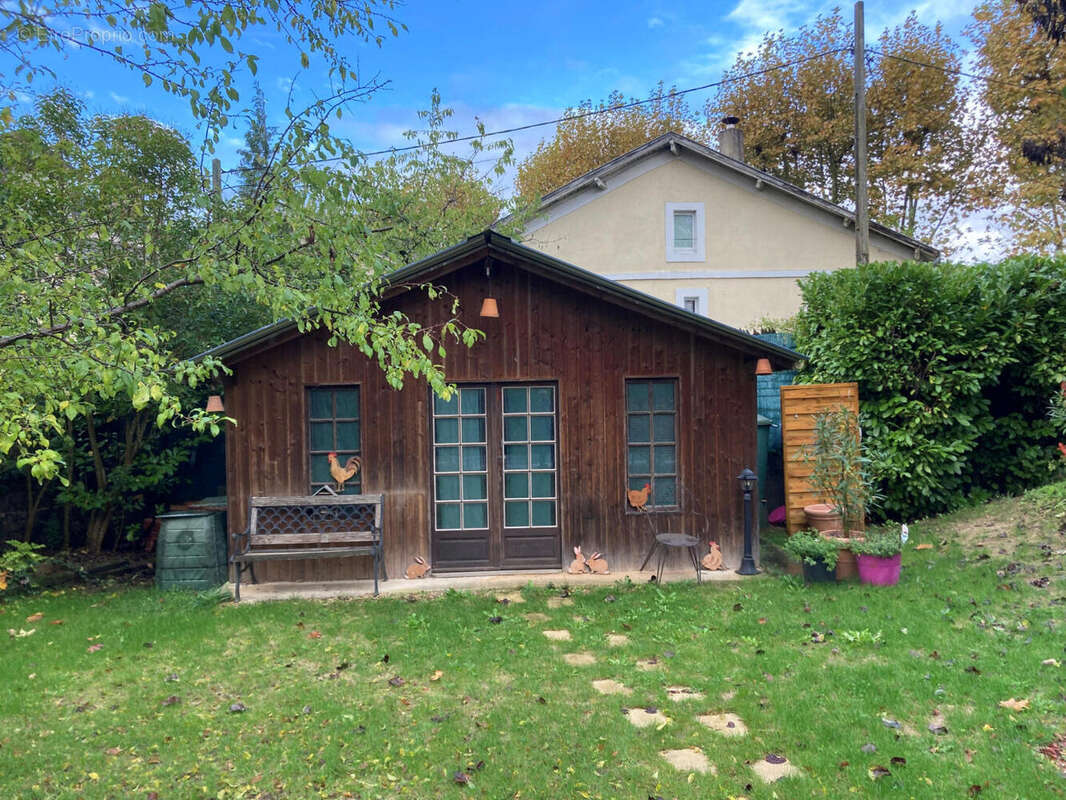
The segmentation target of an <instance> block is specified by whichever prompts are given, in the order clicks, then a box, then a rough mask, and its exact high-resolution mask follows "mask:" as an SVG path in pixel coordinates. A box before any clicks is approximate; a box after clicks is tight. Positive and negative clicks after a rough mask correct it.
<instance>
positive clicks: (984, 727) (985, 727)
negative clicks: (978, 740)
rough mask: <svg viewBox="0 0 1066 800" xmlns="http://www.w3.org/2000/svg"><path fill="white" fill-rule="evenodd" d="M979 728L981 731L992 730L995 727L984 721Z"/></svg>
mask: <svg viewBox="0 0 1066 800" xmlns="http://www.w3.org/2000/svg"><path fill="white" fill-rule="evenodd" d="M981 730H983V731H994V730H995V728H993V727H992V726H991V725H989V724H988V723H987V722H986V723H985V724H984V725H982V726H981Z"/></svg>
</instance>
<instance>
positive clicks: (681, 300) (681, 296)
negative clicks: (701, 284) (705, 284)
mask: <svg viewBox="0 0 1066 800" xmlns="http://www.w3.org/2000/svg"><path fill="white" fill-rule="evenodd" d="M674 302H675V303H676V304H677V305H679V306H681V308H683V309H685V311H687V312H689V313H690V314H701V315H703V316H705V317H706V316H707V311H708V306H707V290H706V289H698V288H695V287H691V286H690V287H685V288H682V289H677V290H676V291H675V292H674Z"/></svg>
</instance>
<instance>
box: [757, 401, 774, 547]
mask: <svg viewBox="0 0 1066 800" xmlns="http://www.w3.org/2000/svg"><path fill="white" fill-rule="evenodd" d="M756 421H757V423H758V426H759V454H758V473H757V474H758V476H759V530H762V529H763V528H765V527H768V526H769V524H770V523H769V522H768V521H767V519H766V517H767V515H768V514H769V511H767V509H766V503H765V502H763V498H765V497H766V494H767V492H766V489H767V488H768V483H769V481H768V480H767V478H768V477H769V474H768V472H767V465H768V462H769V450H770V426H771V425H773V420H771V419H769V418H768V417H764V416H763V415H762V414H759V415H758V416H757V419H756Z"/></svg>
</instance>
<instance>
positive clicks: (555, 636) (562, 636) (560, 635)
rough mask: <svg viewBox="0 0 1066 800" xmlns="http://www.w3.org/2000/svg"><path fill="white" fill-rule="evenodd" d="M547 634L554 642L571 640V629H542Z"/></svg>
mask: <svg viewBox="0 0 1066 800" xmlns="http://www.w3.org/2000/svg"><path fill="white" fill-rule="evenodd" d="M541 633H543V634H544V635H545V636H547V637H548V638H549V639H551V640H552V641H553V642H569V641H570V631H567V630H562V631H541Z"/></svg>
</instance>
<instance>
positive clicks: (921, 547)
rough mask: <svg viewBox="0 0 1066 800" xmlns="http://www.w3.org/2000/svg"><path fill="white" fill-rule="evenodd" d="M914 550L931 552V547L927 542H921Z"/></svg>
mask: <svg viewBox="0 0 1066 800" xmlns="http://www.w3.org/2000/svg"><path fill="white" fill-rule="evenodd" d="M914 549H915V550H932V549H933V546H932V545H931V544H929V542H923V543H922V544H917V545H915V546H914Z"/></svg>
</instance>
